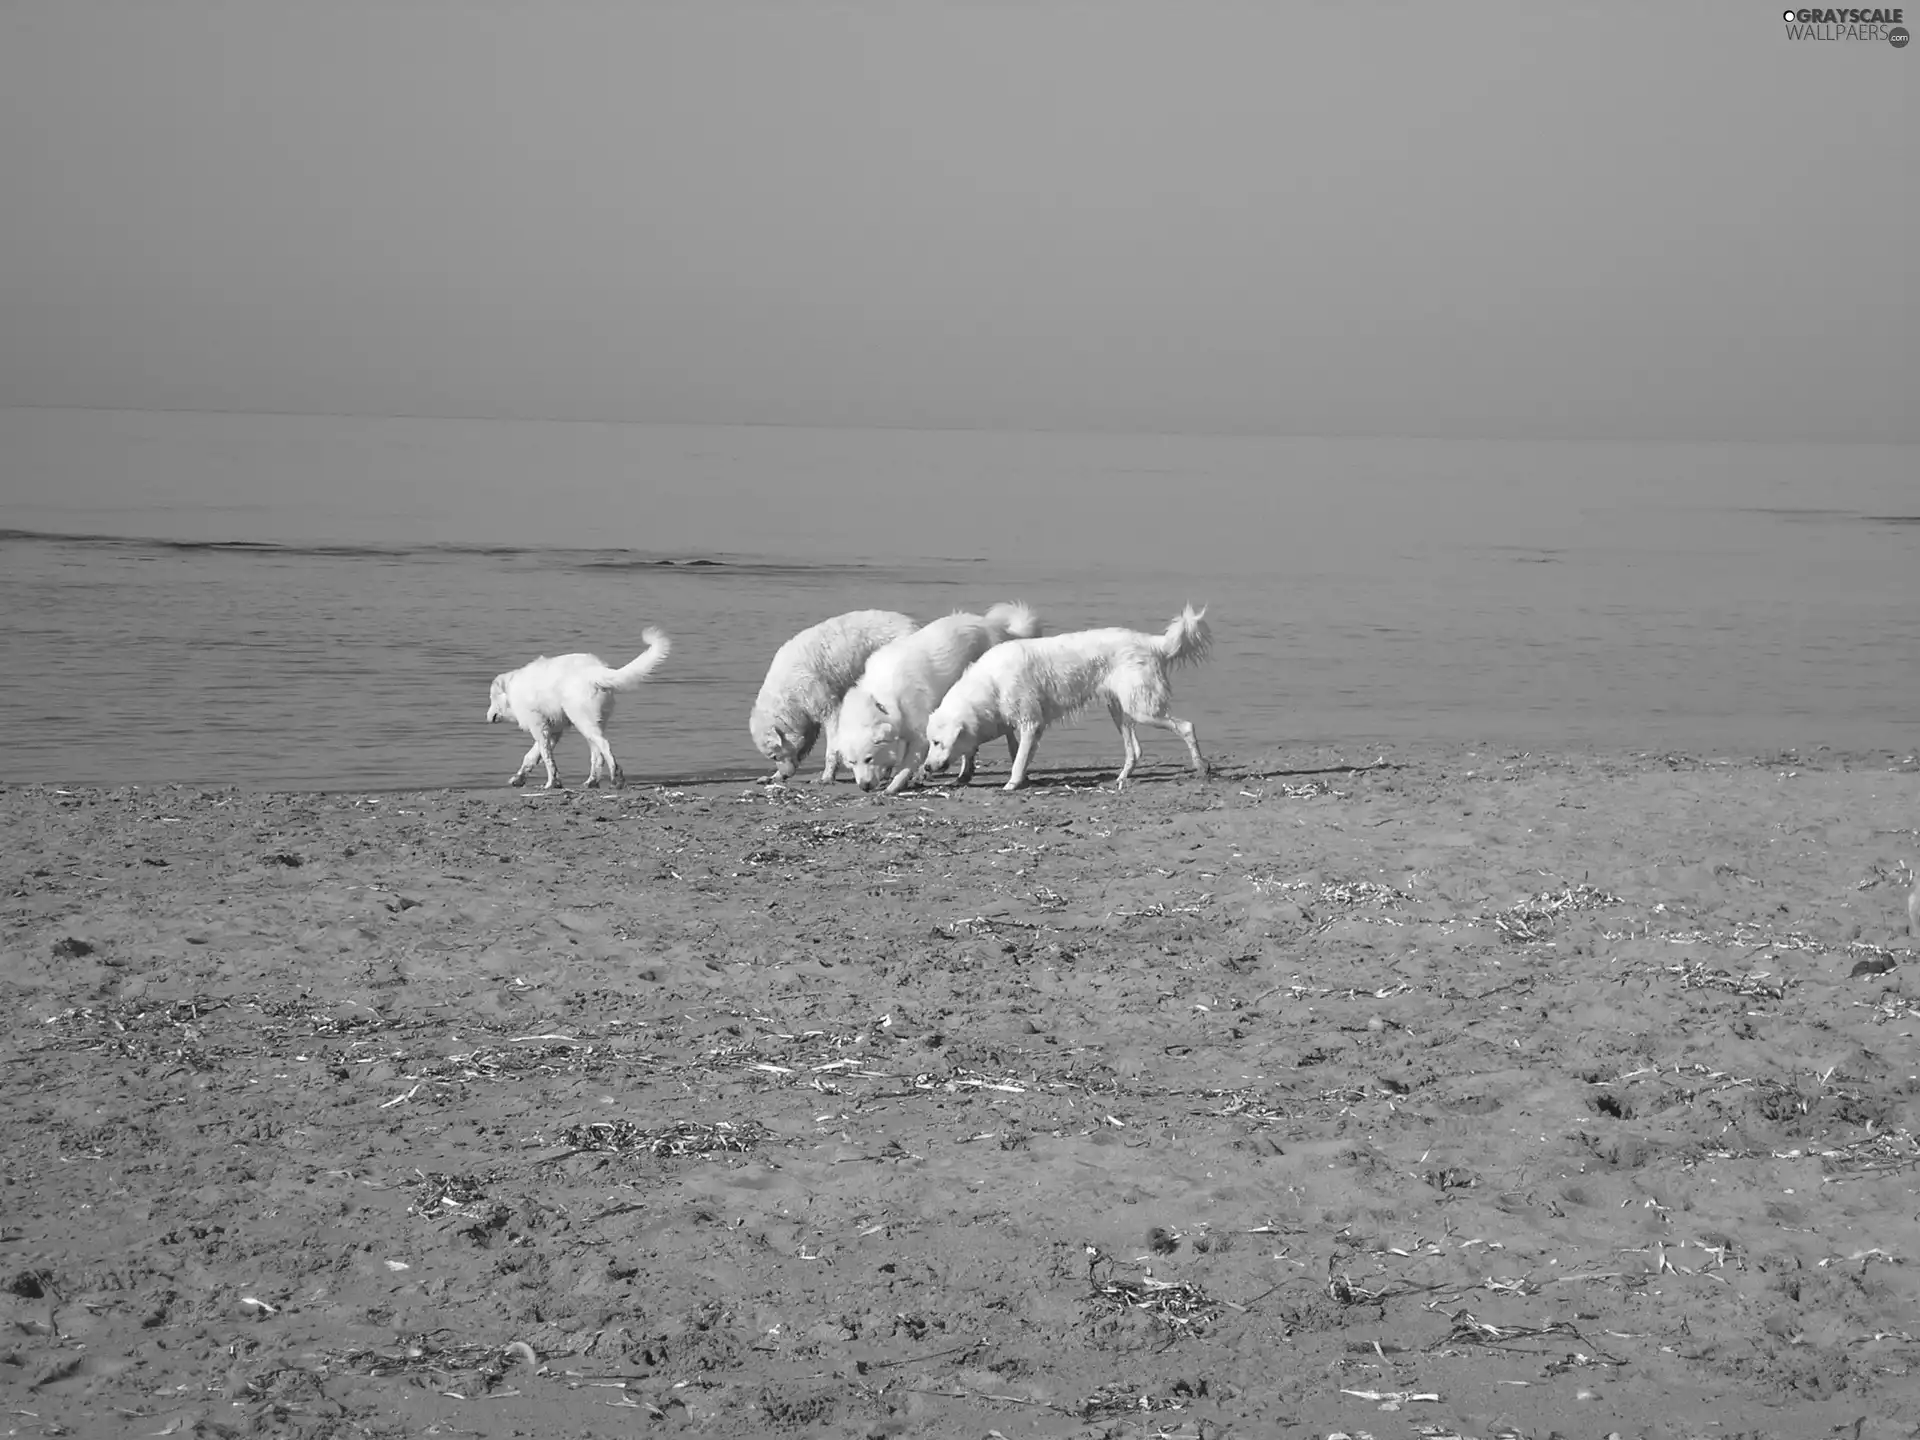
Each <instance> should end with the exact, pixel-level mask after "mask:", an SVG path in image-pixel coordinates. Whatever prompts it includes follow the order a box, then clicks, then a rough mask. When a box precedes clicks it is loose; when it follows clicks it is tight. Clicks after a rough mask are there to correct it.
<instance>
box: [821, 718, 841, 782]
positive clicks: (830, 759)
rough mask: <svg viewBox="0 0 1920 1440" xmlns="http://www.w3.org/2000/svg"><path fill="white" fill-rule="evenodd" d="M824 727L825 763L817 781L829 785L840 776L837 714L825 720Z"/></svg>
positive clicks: (838, 720) (838, 719)
mask: <svg viewBox="0 0 1920 1440" xmlns="http://www.w3.org/2000/svg"><path fill="white" fill-rule="evenodd" d="M824 728H825V731H826V736H825V743H826V747H827V763H826V766H825V767H824V768H823V769H822V770H821V771H820V780H819V783H820V784H822V785H831V784H833V782H834V781H836V780H838V779H839V778H840V717H839V716H838V715H835V716H833V717H832V718H831V719H829V720H828V721H827V723H826V726H825V727H824Z"/></svg>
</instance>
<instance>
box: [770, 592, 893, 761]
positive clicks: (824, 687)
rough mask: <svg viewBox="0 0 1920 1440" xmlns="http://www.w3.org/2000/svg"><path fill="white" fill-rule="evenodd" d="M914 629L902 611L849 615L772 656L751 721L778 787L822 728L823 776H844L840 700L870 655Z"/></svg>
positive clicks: (811, 628)
mask: <svg viewBox="0 0 1920 1440" xmlns="http://www.w3.org/2000/svg"><path fill="white" fill-rule="evenodd" d="M914 629H915V626H914V622H913V621H912V620H911V619H910V618H908V617H907V616H905V615H902V614H900V613H899V612H898V611H894V610H850V611H848V612H847V613H846V614H845V615H835V616H834V617H833V618H832V619H831V620H822V621H821V622H820V623H819V624H818V625H811V626H808V627H807V628H806V629H805V630H802V631H801V632H800V633H799V634H798V635H796V636H794V637H793V638H792V639H791V640H789V641H787V643H786V644H784V645H782V646H781V647H780V648H779V649H778V650H777V651H775V652H774V656H773V664H771V665H769V666H768V667H767V678H766V680H765V681H764V682H763V683H762V684H761V686H760V698H759V699H757V700H755V701H754V702H753V714H752V715H751V716H749V717H748V719H747V729H748V731H749V733H751V734H752V736H753V747H754V749H756V750H758V751H759V752H760V753H761V754H762V755H764V756H766V757H767V759H769V760H771V761H773V774H772V776H771V777H769V778H770V779H772V780H773V781H775V782H776V783H777V782H779V781H782V780H785V779H786V778H787V777H788V776H790V775H792V774H793V773H794V772H795V771H796V770H798V769H799V768H800V762H801V761H802V760H805V759H806V758H807V752H808V751H809V750H811V749H812V748H813V742H814V741H815V740H816V739H818V738H819V737H820V734H821V732H822V731H825V732H826V737H827V764H826V768H825V769H824V770H823V771H822V772H821V775H820V778H821V780H823V781H826V780H832V779H833V778H834V777H835V776H837V775H838V774H839V773H840V756H841V754H842V751H841V750H840V748H839V745H838V743H837V742H838V736H837V734H836V729H837V726H836V722H837V721H838V719H839V716H840V701H841V699H842V698H843V697H844V696H845V695H846V693H847V691H848V690H849V689H850V688H852V686H853V683H854V682H855V681H856V680H858V679H859V678H860V672H861V671H862V670H864V669H865V668H866V665H867V657H868V656H870V655H872V654H873V652H874V651H876V650H878V649H879V648H880V647H881V646H882V645H885V644H887V643H888V642H889V641H891V640H898V639H899V638H900V637H901V636H902V635H910V634H912V633H913V631H914Z"/></svg>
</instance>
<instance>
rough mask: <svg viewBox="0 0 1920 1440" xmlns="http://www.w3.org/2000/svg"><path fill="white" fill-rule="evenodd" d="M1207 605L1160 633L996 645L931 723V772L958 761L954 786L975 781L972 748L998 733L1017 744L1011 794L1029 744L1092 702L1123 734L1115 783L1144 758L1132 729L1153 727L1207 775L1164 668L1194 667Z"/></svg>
mask: <svg viewBox="0 0 1920 1440" xmlns="http://www.w3.org/2000/svg"><path fill="white" fill-rule="evenodd" d="M1206 614H1207V612H1206V609H1205V608H1204V607H1202V608H1201V609H1199V610H1195V609H1194V608H1193V606H1191V605H1188V606H1187V607H1186V608H1185V610H1184V611H1182V612H1181V613H1180V614H1179V615H1177V616H1175V617H1174V619H1173V622H1172V623H1171V624H1170V625H1168V626H1167V629H1166V633H1165V634H1163V635H1144V634H1142V633H1140V632H1139V631H1137V630H1118V629H1115V630H1079V631H1075V632H1074V633H1072V634H1070V635H1049V636H1047V637H1045V638H1044V639H1039V640H1009V641H1008V642H1007V643H1006V644H1004V645H996V646H994V647H993V649H991V650H989V651H987V653H986V654H985V655H982V656H981V657H980V658H979V659H978V660H977V661H975V662H974V664H973V668H971V669H970V670H968V671H967V673H966V674H964V675H962V676H961V677H960V680H959V682H958V683H957V684H956V685H955V686H954V687H953V688H952V689H951V690H949V691H948V692H947V695H946V698H945V699H944V700H942V701H941V702H940V705H939V707H938V708H937V709H936V710H935V711H934V712H933V717H932V718H931V719H930V720H928V721H927V762H926V768H927V769H929V770H944V769H945V768H946V767H947V763H948V762H949V761H950V760H952V759H953V757H954V756H956V755H958V756H959V757H960V775H959V778H958V782H957V783H959V784H963V785H964V784H965V783H966V782H967V781H968V780H969V779H971V778H972V776H973V756H974V752H975V751H976V750H978V749H979V748H980V746H981V745H982V743H984V742H985V741H988V740H991V739H993V737H994V736H996V735H1009V736H1013V737H1016V738H1017V739H1018V740H1019V750H1018V752H1017V753H1016V754H1015V755H1014V758H1013V777H1012V778H1011V779H1010V780H1008V781H1007V789H1009V790H1018V789H1019V788H1020V787H1021V786H1022V785H1024V784H1026V781H1027V767H1028V766H1029V765H1030V764H1032V762H1033V747H1034V745H1035V744H1036V743H1037V742H1038V741H1039V739H1040V735H1041V732H1042V731H1044V730H1045V729H1046V728H1047V726H1049V725H1051V724H1053V723H1054V721H1056V720H1064V719H1066V718H1067V717H1068V716H1071V715H1074V714H1076V713H1078V712H1079V711H1081V710H1084V709H1085V708H1086V707H1087V706H1089V705H1091V704H1093V702H1094V701H1096V700H1104V701H1106V703H1107V712H1108V713H1109V714H1110V715H1112V716H1113V723H1114V726H1115V728H1116V729H1118V730H1119V732H1120V743H1121V748H1122V751H1123V758H1122V760H1121V764H1120V778H1119V783H1120V784H1121V785H1125V784H1126V783H1127V777H1128V776H1129V775H1131V774H1132V773H1133V767H1134V766H1135V765H1136V764H1138V763H1139V761H1140V737H1139V735H1138V734H1137V733H1135V730H1134V726H1135V725H1158V726H1159V727H1160V728H1162V729H1163V730H1171V731H1173V733H1174V734H1176V735H1178V736H1179V737H1180V738H1181V739H1182V740H1184V741H1186V744H1187V754H1188V755H1189V756H1191V757H1192V759H1193V768H1194V770H1195V771H1196V772H1197V773H1199V774H1201V775H1205V774H1206V773H1207V762H1206V761H1204V760H1202V759H1201V758H1200V745H1199V742H1198V741H1197V740H1196V739H1195V738H1194V733H1193V725H1192V724H1191V723H1190V722H1189V721H1186V720H1181V719H1178V718H1176V717H1175V716H1173V715H1171V714H1169V713H1168V707H1169V706H1170V705H1172V703H1173V690H1172V687H1171V686H1170V685H1169V684H1168V682H1167V672H1168V670H1170V669H1171V668H1172V667H1173V666H1175V665H1180V664H1198V663H1199V662H1200V661H1201V660H1204V659H1205V658H1206V655H1207V651H1208V650H1209V649H1210V648H1211V647H1212V645H1213V632H1212V631H1211V630H1210V629H1209V628H1208V627H1207V621H1206Z"/></svg>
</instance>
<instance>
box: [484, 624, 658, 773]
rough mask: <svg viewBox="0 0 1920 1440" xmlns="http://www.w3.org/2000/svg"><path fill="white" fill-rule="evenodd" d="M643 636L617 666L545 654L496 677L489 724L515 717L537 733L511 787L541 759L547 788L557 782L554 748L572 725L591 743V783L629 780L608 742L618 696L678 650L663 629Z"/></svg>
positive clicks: (650, 628)
mask: <svg viewBox="0 0 1920 1440" xmlns="http://www.w3.org/2000/svg"><path fill="white" fill-rule="evenodd" d="M640 635H641V638H642V639H644V640H645V641H646V642H647V648H646V649H645V650H643V651H642V652H641V653H640V654H639V655H637V656H636V657H634V659H632V660H630V661H629V662H628V663H627V664H625V665H623V666H621V667H620V668H619V669H618V670H616V669H614V668H613V667H612V666H610V665H607V664H604V663H603V662H602V661H601V659H600V657H599V656H597V655H586V654H574V655H542V656H539V657H538V658H537V659H534V660H529V661H528V662H527V663H526V664H525V665H522V666H521V667H520V668H519V669H518V670H507V671H503V672H502V673H500V674H498V675H496V676H494V677H493V687H492V690H491V692H490V693H489V695H488V697H487V721H488V723H489V724H492V723H495V722H498V721H502V720H511V721H512V722H513V723H514V724H516V725H518V726H519V727H520V728H521V729H522V730H524V731H526V732H527V733H528V734H529V735H531V736H532V737H533V748H532V749H531V750H529V751H527V755H526V758H525V759H524V760H522V761H521V762H520V768H519V769H518V770H516V771H514V772H513V778H512V779H511V780H509V781H508V782H507V783H508V784H509V785H524V784H525V783H526V780H527V772H528V771H530V770H532V769H533V766H534V762H535V761H539V762H541V763H542V764H544V765H545V766H546V769H547V788H548V789H549V790H551V789H553V788H554V787H555V786H557V785H558V784H559V783H560V774H559V771H558V770H557V769H556V768H555V766H554V763H553V747H554V742H556V741H557V740H559V738H560V737H561V736H562V735H564V734H565V733H566V731H567V727H568V726H569V725H571V726H572V727H573V728H574V729H576V730H578V731H579V732H580V734H581V737H582V738H583V739H585V740H586V742H587V753H588V762H587V784H588V785H598V784H599V783H600V779H601V776H602V775H603V774H604V775H605V776H606V777H607V778H608V779H610V780H611V781H612V782H613V783H614V784H615V785H623V784H625V783H626V778H627V777H626V772H625V771H623V770H622V769H621V768H620V762H619V761H617V760H615V759H614V758H613V746H612V745H610V744H609V743H608V742H607V735H606V725H607V720H608V718H609V717H611V716H612V714H613V697H614V695H615V693H616V692H618V691H621V690H626V689H629V688H631V687H632V686H635V685H638V684H639V683H640V682H641V681H642V680H644V679H646V678H647V676H649V675H651V674H652V673H653V672H654V671H655V670H657V669H659V668H660V663H661V662H662V661H663V660H665V659H666V658H667V656H668V655H670V654H672V653H673V641H672V640H670V639H668V638H667V633H666V632H665V631H664V630H661V629H658V628H656V627H655V626H652V625H649V626H648V627H647V628H646V629H644V630H642V631H641V632H640Z"/></svg>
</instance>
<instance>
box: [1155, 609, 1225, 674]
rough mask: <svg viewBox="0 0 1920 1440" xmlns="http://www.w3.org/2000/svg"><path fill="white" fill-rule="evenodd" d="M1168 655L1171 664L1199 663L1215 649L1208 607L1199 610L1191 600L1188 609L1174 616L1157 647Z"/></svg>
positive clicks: (1163, 653)
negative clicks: (1208, 620)
mask: <svg viewBox="0 0 1920 1440" xmlns="http://www.w3.org/2000/svg"><path fill="white" fill-rule="evenodd" d="M1156 648H1157V649H1158V650H1159V651H1160V653H1161V654H1162V655H1164V656H1166V657H1167V663H1168V664H1169V665H1198V664H1199V663H1200V662H1201V661H1202V660H1204V659H1206V658H1207V652H1208V651H1210V650H1212V649H1213V630H1212V628H1211V627H1210V626H1209V625H1208V624H1207V607H1206V606H1204V605H1202V606H1201V607H1200V608H1199V609H1198V610H1196V609H1194V608H1193V604H1192V602H1191V601H1189V602H1188V604H1187V607H1186V609H1184V610H1182V611H1181V612H1180V613H1179V614H1178V615H1176V616H1174V617H1173V620H1172V622H1171V623H1169V624H1168V626H1167V633H1166V634H1164V635H1162V636H1161V637H1160V643H1159V645H1158V646H1157V647H1156Z"/></svg>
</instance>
